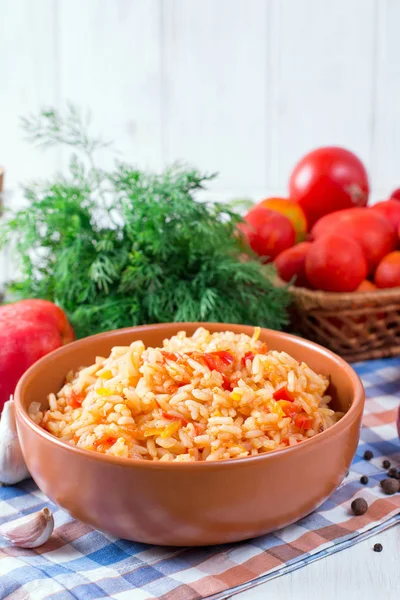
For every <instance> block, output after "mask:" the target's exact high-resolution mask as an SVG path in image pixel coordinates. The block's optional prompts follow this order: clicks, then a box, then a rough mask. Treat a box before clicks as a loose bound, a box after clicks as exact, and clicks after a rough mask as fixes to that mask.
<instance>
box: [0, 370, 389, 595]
mask: <svg viewBox="0 0 400 600" xmlns="http://www.w3.org/2000/svg"><path fill="white" fill-rule="evenodd" d="M356 369H357V371H358V373H359V374H360V376H361V378H362V380H363V382H364V385H365V388H366V392H367V397H368V400H367V404H366V409H365V416H364V427H363V429H362V433H361V441H360V444H359V447H358V451H357V455H356V457H355V459H354V462H353V465H352V468H351V471H350V473H349V475H348V476H347V477H346V479H345V480H344V482H343V483H342V484H341V485H340V486H339V488H338V489H337V490H336V492H335V493H334V494H333V495H332V496H331V497H330V498H329V500H327V501H326V502H325V503H324V504H323V505H322V506H321V507H320V508H319V509H318V510H317V511H316V512H314V513H313V514H311V515H309V516H308V517H306V518H304V519H302V520H301V521H299V522H297V523H296V524H295V525H292V526H290V527H286V528H284V529H281V530H279V531H276V532H275V533H273V534H269V535H266V536H263V537H260V538H257V539H253V540H250V541H248V542H246V543H239V544H231V545H226V546H212V547H206V548H194V549H185V548H181V549H177V548H164V547H155V546H147V545H145V544H136V543H132V542H127V541H124V540H117V539H115V538H113V537H112V536H109V535H105V534H103V533H100V532H98V531H93V530H92V529H91V528H90V527H87V526H86V525H83V524H82V523H79V522H77V521H74V520H73V519H71V517H69V516H68V515H67V514H66V513H65V512H64V511H62V510H60V509H59V508H57V506H55V505H53V504H52V503H51V502H49V500H47V498H46V497H45V496H44V495H43V494H42V493H41V492H40V491H39V490H38V488H37V487H36V486H35V484H34V483H33V481H32V480H27V481H25V482H23V483H21V484H20V485H18V486H14V487H4V488H0V523H2V522H5V521H8V520H12V519H15V518H17V517H19V516H22V515H24V514H28V513H30V512H34V511H37V510H39V509H41V508H43V507H44V506H49V507H50V508H51V510H53V511H54V516H55V522H56V527H55V532H54V534H53V536H52V537H51V539H50V540H49V541H48V542H47V543H46V544H45V545H44V546H42V547H41V548H38V549H36V550H23V549H20V548H14V547H11V546H9V545H5V546H4V545H3V546H2V547H1V546H0V598H1V599H2V600H3V599H4V600H5V599H9V600H27V599H29V600H42V599H43V598H52V599H54V600H70V599H72V598H77V599H79V600H92V599H94V598H114V599H115V600H148V599H151V598H157V599H160V600H196V599H199V598H208V597H212V599H213V600H217V599H218V600H220V599H223V598H227V597H228V596H230V595H231V594H233V593H235V592H238V591H242V590H244V589H247V588H249V587H252V586H254V585H256V584H258V583H261V582H264V581H266V580H268V579H269V578H272V577H276V576H277V575H280V574H283V573H286V572H288V571H291V570H294V569H297V568H299V567H301V566H303V565H306V564H308V563H310V562H313V561H314V560H317V559H318V558H321V557H323V556H325V555H327V554H330V553H332V552H337V551H338V550H341V549H343V548H346V547H348V546H351V545H353V544H355V543H357V542H358V541H360V540H361V539H364V538H365V537H368V536H369V535H372V534H375V533H376V532H377V531H378V530H382V529H385V528H387V527H389V526H391V525H394V524H396V523H398V522H399V521H400V494H396V495H394V496H385V495H384V494H383V493H382V491H381V488H380V486H379V481H380V480H381V479H382V478H383V477H384V476H385V471H384V470H383V469H382V460H383V459H384V458H388V459H389V460H390V461H391V462H392V464H393V465H395V466H397V467H400V444H399V439H398V436H397V431H396V428H395V425H394V423H395V418H396V411H397V407H398V405H399V393H400V359H388V360H381V361H375V362H370V363H360V364H358V365H356ZM367 449H370V450H372V452H373V453H374V458H373V459H372V460H371V461H370V462H367V461H365V460H363V458H362V456H363V454H364V451H365V450H367ZM362 474H366V475H368V477H369V483H368V485H366V486H363V485H362V484H361V483H360V481H359V479H360V475H362ZM60 476H61V477H62V474H60ZM355 496H357V497H359V496H362V497H364V498H365V499H366V500H367V502H368V504H369V510H368V512H367V513H366V514H365V515H363V516H361V517H355V516H354V515H352V513H351V512H350V511H349V506H350V503H351V501H352V499H353V498H354V497H355Z"/></svg>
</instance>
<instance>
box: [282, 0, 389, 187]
mask: <svg viewBox="0 0 400 600" xmlns="http://www.w3.org/2000/svg"><path fill="white" fill-rule="evenodd" d="M277 5H278V11H277V13H278V14H277V16H276V22H275V23H273V34H274V35H275V36H278V39H279V46H280V49H279V57H278V60H279V64H278V66H277V69H278V73H277V74H276V77H275V80H276V85H277V88H278V89H277V91H276V94H275V97H276V100H275V106H274V111H275V112H274V115H273V117H272V123H273V124H274V127H275V128H276V130H275V132H274V134H273V136H272V139H273V140H274V151H275V153H276V162H275V170H274V173H273V176H272V180H273V182H274V184H275V187H276V188H278V189H280V190H281V191H285V190H286V187H287V181H288V177H289V174H290V172H291V169H292V168H293V166H294V164H295V163H296V162H297V161H298V160H299V159H300V157H301V156H302V155H303V154H304V153H306V152H307V151H309V150H311V149H313V148H314V147H317V146H322V145H341V146H345V147H347V148H349V149H350V150H353V151H354V152H355V153H356V154H358V155H359V157H360V158H361V159H362V160H363V161H365V163H366V166H367V167H371V147H372V120H373V103H374V49H375V44H374V33H375V31H374V28H375V16H376V15H375V2H374V0H352V1H351V2H349V1H348V0H336V1H335V2H329V1H328V0H322V1H321V0H307V1H302V2H293V1H292V0H281V1H280V2H278V3H277ZM393 27H394V25H393ZM271 152H272V150H271Z"/></svg>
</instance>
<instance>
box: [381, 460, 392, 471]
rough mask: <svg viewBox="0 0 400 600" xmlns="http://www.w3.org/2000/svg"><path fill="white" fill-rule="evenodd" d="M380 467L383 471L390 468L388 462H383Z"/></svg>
mask: <svg viewBox="0 0 400 600" xmlns="http://www.w3.org/2000/svg"><path fill="white" fill-rule="evenodd" d="M382 467H383V468H384V469H389V468H390V460H384V461H383V463H382Z"/></svg>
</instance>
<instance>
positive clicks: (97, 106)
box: [58, 0, 162, 169]
mask: <svg viewBox="0 0 400 600" xmlns="http://www.w3.org/2000/svg"><path fill="white" fill-rule="evenodd" d="M58 28H59V36H60V39H59V44H60V51H59V54H60V56H59V68H60V74H59V78H60V102H61V103H62V102H65V101H66V100H68V101H72V102H73V103H75V104H76V105H78V106H81V107H83V108H85V109H86V108H88V109H90V111H91V113H92V115H93V131H94V132H96V133H100V134H101V136H102V137H104V138H105V139H107V140H114V141H115V146H116V147H117V148H118V149H119V150H120V151H121V155H120V158H121V159H122V160H126V161H132V162H137V163H138V164H140V165H141V166H150V167H152V168H156V169H158V168H159V167H160V166H161V164H162V146H161V95H160V86H161V72H160V64H161V61H160V5H159V3H158V2H148V1H147V0H134V1H131V0H113V1H110V0H107V1H104V0H85V2H82V1H81V0H61V2H60V18H59V24H58ZM110 156H111V155H109V154H106V155H104V156H103V157H102V158H101V161H102V162H103V164H108V163H109V157H110Z"/></svg>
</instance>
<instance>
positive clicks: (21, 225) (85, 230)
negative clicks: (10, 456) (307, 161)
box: [0, 106, 289, 336]
mask: <svg viewBox="0 0 400 600" xmlns="http://www.w3.org/2000/svg"><path fill="white" fill-rule="evenodd" d="M24 125H25V129H26V131H27V133H28V135H29V138H30V139H31V140H33V141H34V142H35V143H38V144H41V145H52V144H56V143H57V144H65V145H67V146H72V147H73V148H75V150H76V151H77V152H81V153H82V154H83V157H82V158H80V157H79V156H78V155H77V154H73V155H72V157H71V161H70V168H69V174H68V176H67V177H62V176H60V175H57V176H56V177H55V178H54V180H53V181H50V182H44V183H43V182H41V183H37V184H32V185H30V186H28V187H26V188H25V197H26V198H27V199H28V201H29V206H28V208H25V209H23V210H19V211H17V212H15V213H14V214H12V215H10V217H9V219H8V220H7V221H6V223H5V224H4V225H3V226H2V228H1V229H0V243H1V244H3V245H4V244H10V245H11V247H12V248H13V250H14V258H15V259H16V262H17V267H18V271H19V273H20V277H19V279H18V281H16V282H14V283H13V284H11V285H10V290H11V291H13V292H14V294H17V295H18V297H20V298H31V297H37V298H46V299H48V300H52V301H54V302H57V303H58V304H59V305H60V306H61V307H62V308H63V309H64V310H65V311H66V312H67V314H68V316H69V318H70V320H71V322H72V324H73V326H74V327H75V329H76V332H77V335H78V336H85V335H90V334H93V333H96V332H99V331H106V330H108V329H114V328H119V327H125V326H129V325H139V324H144V323H155V322H165V321H214V322H216V321H219V322H227V323H228V322H230V323H247V324H253V325H260V326H265V327H271V328H274V329H276V328H281V327H282V326H283V325H284V324H285V323H286V322H287V314H286V310H285V309H286V306H287V305H288V301H289V298H288V293H287V290H286V289H282V288H276V287H274V285H273V278H274V274H275V272H274V269H273V267H271V266H268V267H265V266H263V265H262V264H261V263H260V262H259V261H258V259H257V258H256V257H254V256H253V255H252V254H251V253H250V251H249V250H246V249H245V248H244V247H243V243H242V240H241V238H240V236H239V234H238V231H237V225H238V223H240V222H241V217H240V216H239V215H238V214H237V213H236V212H235V211H234V209H233V208H232V206H230V205H225V204H221V203H212V202H204V201H200V200H199V199H198V197H197V196H196V192H197V191H199V190H201V189H204V187H205V186H206V184H207V182H208V181H210V180H211V179H213V178H214V177H215V175H214V174H209V175H207V174H206V175H203V174H201V173H199V172H198V171H197V170H196V169H191V168H188V167H187V166H185V165H175V166H173V167H171V168H169V169H167V170H165V171H164V172H163V173H161V174H152V173H147V172H144V171H141V170H139V169H137V168H135V167H133V166H131V165H128V164H125V163H120V162H117V163H116V164H115V167H114V168H113V169H112V170H111V171H109V172H105V171H102V170H100V169H98V168H97V167H96V165H95V152H96V150H97V149H98V148H99V147H101V146H102V145H104V144H103V142H101V140H100V139H99V138H92V137H91V136H90V135H89V134H88V132H87V127H86V120H85V119H84V118H82V116H81V114H80V113H79V111H77V110H76V109H75V108H74V107H72V106H71V107H69V110H68V111H67V114H66V116H65V117H62V116H61V115H60V114H59V113H58V112H57V111H55V110H54V109H47V110H45V111H43V112H42V113H41V114H40V115H39V116H38V117H33V118H31V119H26V120H25V121H24Z"/></svg>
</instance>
